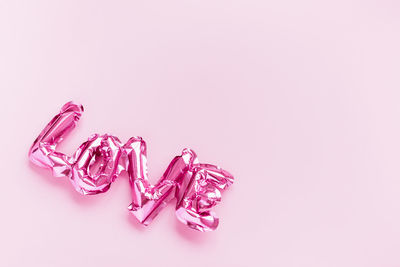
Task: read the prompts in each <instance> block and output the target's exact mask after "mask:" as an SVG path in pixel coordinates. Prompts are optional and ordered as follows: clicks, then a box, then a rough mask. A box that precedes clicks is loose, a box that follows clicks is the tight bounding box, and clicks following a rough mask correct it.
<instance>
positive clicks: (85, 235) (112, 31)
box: [0, 0, 400, 267]
mask: <svg viewBox="0 0 400 267" xmlns="http://www.w3.org/2000/svg"><path fill="white" fill-rule="evenodd" d="M399 12H400V5H399V3H398V1H394V0H392V1H390V0H379V1H378V0H362V1H349V0H343V1H342V0H339V1H320V0H318V1H317V0H315V1H310V0H302V1H298V0H283V1H268V0H259V1H257V0H241V1H239V0H212V1H209V0H201V1H200V0H155V1H151V0H141V1H139V0H126V1H98V0H96V1H94V0H93V1H82V0H79V1H78V0H75V1H71V0H70V1H50V0H49V1H17V0H9V1H5V0H1V1H0V90H1V95H0V96H1V107H2V109H1V110H2V112H1V115H0V118H1V125H2V128H1V129H2V131H1V133H0V140H1V147H2V153H1V156H0V157H1V158H0V162H1V170H2V183H1V188H2V190H1V194H0V205H1V206H0V207H1V217H0V218H1V220H0V266H5V267H8V266H24V267H26V266H65V267H67V266H68V267H70V266H75V267H80V266H85V267H88V266H98V267H100V266H104V267H105V266H122V267H125V266H158V267H160V266H193V267H196V266H206V265H205V264H207V266H274V267H275V266H305V267H310V266H318V267H321V266H323V267H325V266H341V267H343V266H344V267H346V266H351V267H354V266H376V267H382V266H400V253H399V251H400V138H399V136H400V105H399V100H400V91H399V90H400V76H399V71H400V18H399ZM69 100H75V101H79V102H81V103H82V104H84V106H85V108H86V111H85V113H84V116H83V118H82V120H81V123H80V125H79V127H78V129H77V130H76V131H75V132H74V133H73V134H72V135H71V136H70V138H69V139H68V140H67V141H66V142H65V143H64V145H63V146H62V147H61V149H62V151H64V152H67V153H72V152H73V151H74V150H75V149H76V148H77V146H78V145H80V144H81V143H82V142H83V141H84V140H86V138H87V137H88V136H89V135H90V134H92V133H95V132H98V133H112V134H115V135H117V136H119V137H120V138H121V139H122V140H123V141H126V140H127V139H128V138H129V137H130V136H132V135H140V136H143V137H144V138H145V140H146V141H147V142H148V154H149V168H150V175H151V177H152V178H151V179H152V182H155V181H156V180H157V178H158V177H159V176H160V175H161V174H162V172H163V170H164V169H165V168H166V166H167V164H168V163H169V161H170V160H171V159H172V157H173V156H175V155H177V154H179V153H180V151H181V149H182V148H184V147H186V146H187V147H191V148H193V149H194V150H195V151H196V152H197V153H198V155H199V158H200V160H201V161H203V162H208V163H214V164H219V165H220V166H222V167H223V168H225V169H227V170H229V171H231V172H232V173H233V174H234V175H235V176H236V179H237V180H236V183H235V184H234V185H233V187H232V188H231V189H230V190H229V191H226V192H224V194H223V201H222V203H221V204H220V205H218V207H217V208H216V211H217V213H218V214H219V216H220V217H221V224H220V227H219V228H218V230H217V231H216V232H212V233H206V234H203V233H200V232H195V231H192V230H190V229H187V228H186V227H185V226H184V225H182V224H180V223H179V222H178V221H177V219H176V218H175V215H174V209H173V205H172V204H171V205H169V206H168V207H167V208H166V209H165V210H163V211H162V212H161V214H160V215H159V216H158V217H157V218H156V220H155V221H154V222H153V223H152V224H151V225H150V226H149V227H148V228H144V227H142V226H140V225H139V224H138V223H136V221H135V220H134V218H133V217H132V216H130V215H129V213H128V211H127V206H128V204H129V203H130V192H129V187H128V179H127V176H126V175H123V176H121V177H120V179H118V180H117V181H116V182H115V184H114V185H113V186H112V188H111V190H110V191H109V192H107V193H106V194H103V195H97V196H94V197H83V196H80V195H79V194H78V193H76V192H75V191H74V190H73V188H72V186H71V185H70V184H69V182H68V180H67V179H66V178H59V179H57V178H53V177H52V176H51V174H50V172H49V171H46V170H41V169H39V168H37V167H35V166H33V165H32V164H30V163H29V162H28V159H27V152H28V148H29V146H30V145H31V143H32V142H33V140H34V139H35V138H36V136H37V135H38V133H39V132H40V130H41V129H42V128H43V127H44V126H45V124H46V123H47V122H48V121H49V120H50V118H51V117H52V116H53V115H55V114H56V113H57V112H58V110H59V108H60V107H61V106H62V105H63V104H64V103H65V102H67V101H69Z"/></svg>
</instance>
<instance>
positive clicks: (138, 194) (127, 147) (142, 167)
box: [29, 102, 233, 232]
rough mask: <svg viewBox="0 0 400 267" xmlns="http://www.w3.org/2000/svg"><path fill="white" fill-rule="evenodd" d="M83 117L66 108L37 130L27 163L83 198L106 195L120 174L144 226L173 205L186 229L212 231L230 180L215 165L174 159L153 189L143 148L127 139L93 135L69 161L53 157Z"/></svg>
mask: <svg viewBox="0 0 400 267" xmlns="http://www.w3.org/2000/svg"><path fill="white" fill-rule="evenodd" d="M82 113H83V106H82V105H79V104H76V103H74V102H68V103H66V104H65V105H64V106H63V107H62V108H61V111H60V113H59V114H58V115H56V116H55V117H54V118H53V119H52V120H51V121H50V122H49V124H48V125H47V126H46V127H45V128H44V129H43V131H42V132H41V133H40V135H39V136H38V138H36V140H35V142H34V143H33V145H32V147H31V148H30V150H29V158H30V160H31V161H32V162H33V163H34V164H36V165H38V166H40V167H43V168H47V169H51V170H52V172H53V175H54V176H56V177H62V176H67V177H69V179H70V181H71V183H72V184H73V186H74V187H75V189H76V190H77V191H78V192H79V193H81V194H84V195H94V194H99V193H104V192H106V191H107V190H108V189H109V188H110V186H111V183H112V182H114V181H115V179H116V178H117V177H118V175H119V174H120V173H121V172H122V171H127V172H128V175H129V182H130V186H131V189H132V203H131V205H130V206H129V210H130V211H131V213H132V214H133V215H134V216H135V217H136V218H137V219H138V220H139V221H140V222H141V223H142V224H144V225H148V224H149V223H150V222H151V221H152V220H153V219H154V217H155V216H156V215H157V214H158V213H159V212H160V211H161V209H162V208H163V207H165V205H166V204H167V203H168V202H169V201H171V200H172V199H174V198H175V199H176V216H177V217H178V219H179V220H180V221H181V222H183V223H185V224H186V225H187V226H189V227H190V228H193V229H196V230H199V231H202V232H204V231H212V230H215V229H216V228H217V226H218V222H219V219H218V218H217V217H216V215H215V213H214V212H213V211H211V208H212V207H213V206H215V205H216V204H217V203H218V202H220V201H221V192H220V190H223V189H226V188H227V187H228V186H230V185H231V184H232V183H233V176H232V175H231V174H230V173H228V172H227V171H225V170H223V169H221V168H219V167H218V166H215V165H210V164H202V163H199V161H198V159H197V156H196V154H195V153H194V151H193V150H190V149H184V150H183V151H182V155H180V156H177V157H175V158H174V159H173V160H172V161H171V163H170V164H169V166H168V168H167V169H166V171H165V172H164V174H163V175H162V177H161V178H160V179H159V181H158V182H157V184H156V185H151V184H150V182H149V180H148V177H147V152H146V142H145V141H144V140H143V139H142V138H141V137H132V138H130V139H129V140H128V142H127V143H126V144H122V143H121V141H120V140H119V139H118V138H117V137H115V136H112V135H108V134H105V135H98V134H94V135H92V136H91V137H89V139H88V141H86V142H84V143H83V144H82V145H81V146H80V147H79V148H78V150H77V151H76V152H75V153H74V155H73V156H67V155H65V154H63V153H61V152H58V151H56V148H57V145H58V144H59V143H60V142H61V141H62V140H63V139H64V138H65V137H66V136H67V135H68V133H70V132H71V131H72V130H73V129H74V128H75V126H76V124H77V123H78V121H79V119H80V117H81V115H82Z"/></svg>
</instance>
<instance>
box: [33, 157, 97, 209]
mask: <svg viewBox="0 0 400 267" xmlns="http://www.w3.org/2000/svg"><path fill="white" fill-rule="evenodd" d="M29 168H30V169H31V170H32V171H33V172H34V173H36V174H37V176H39V177H40V179H41V180H42V181H45V182H46V184H49V185H51V186H53V187H56V188H57V190H60V191H63V192H66V193H67V194H68V195H69V196H70V197H71V198H72V199H73V200H74V201H75V202H76V203H77V204H79V205H84V206H92V205H94V204H95V203H96V202H98V201H99V198H101V196H91V195H86V196H85V195H82V194H80V193H78V192H77V191H76V190H75V189H74V188H73V186H72V185H71V183H70V182H69V178H68V177H54V176H53V175H52V174H51V171H50V170H48V169H43V168H39V167H37V166H36V165H34V164H33V163H32V162H30V161H29Z"/></svg>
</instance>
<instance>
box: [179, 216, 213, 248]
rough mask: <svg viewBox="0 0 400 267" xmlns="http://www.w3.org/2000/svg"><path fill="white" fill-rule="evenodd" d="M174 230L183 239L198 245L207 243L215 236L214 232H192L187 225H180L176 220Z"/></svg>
mask: <svg viewBox="0 0 400 267" xmlns="http://www.w3.org/2000/svg"><path fill="white" fill-rule="evenodd" d="M175 230H176V232H178V234H179V235H180V236H181V237H182V238H183V239H185V240H187V241H189V242H191V243H194V244H198V245H201V244H203V243H208V241H209V240H211V239H212V238H213V236H214V235H215V233H214V232H207V233H203V232H200V231H197V230H193V229H191V228H189V227H188V226H187V225H185V224H183V223H181V222H180V221H179V220H178V219H176V220H175Z"/></svg>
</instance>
